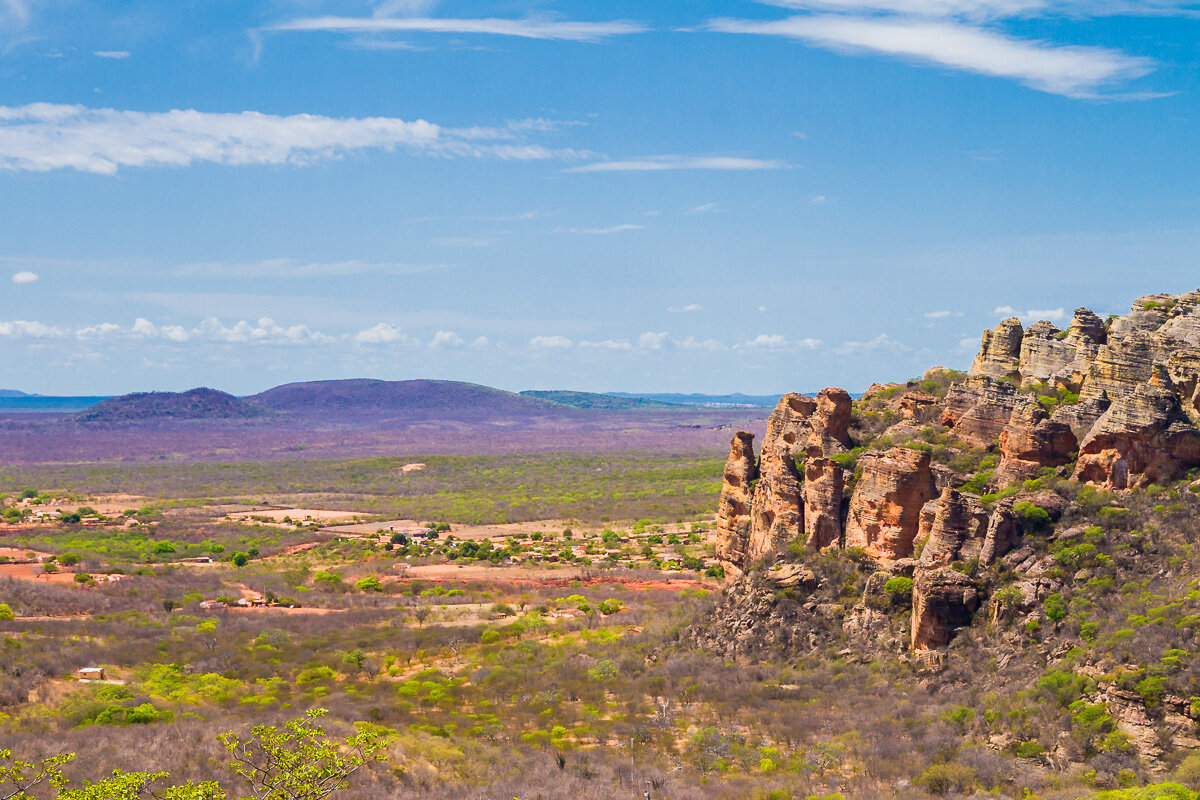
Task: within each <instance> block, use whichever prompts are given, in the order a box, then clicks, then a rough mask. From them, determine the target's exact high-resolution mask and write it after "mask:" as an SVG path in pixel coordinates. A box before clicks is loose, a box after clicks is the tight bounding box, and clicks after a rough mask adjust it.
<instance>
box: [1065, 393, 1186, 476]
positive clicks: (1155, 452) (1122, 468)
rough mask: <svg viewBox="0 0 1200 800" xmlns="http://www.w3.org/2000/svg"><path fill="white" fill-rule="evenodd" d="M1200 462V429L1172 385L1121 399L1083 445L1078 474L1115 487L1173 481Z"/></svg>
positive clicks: (1114, 403)
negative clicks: (1192, 421) (1191, 419)
mask: <svg viewBox="0 0 1200 800" xmlns="http://www.w3.org/2000/svg"><path fill="white" fill-rule="evenodd" d="M1198 464H1200V429H1197V428H1196V426H1194V425H1193V424H1192V423H1191V421H1190V420H1189V419H1188V417H1187V415H1186V414H1184V412H1183V408H1182V407H1181V405H1180V402H1179V397H1178V396H1177V395H1176V394H1175V392H1174V391H1173V390H1172V389H1171V388H1168V387H1164V386H1155V385H1152V384H1150V383H1143V384H1140V385H1138V386H1137V387H1135V388H1134V389H1133V391H1132V392H1130V393H1128V394H1126V395H1124V396H1122V397H1119V398H1117V399H1116V400H1115V401H1114V402H1113V404H1112V406H1111V407H1110V408H1109V409H1108V411H1106V412H1104V415H1103V416H1102V417H1100V419H1099V420H1098V421H1097V422H1096V424H1095V426H1094V427H1093V428H1092V430H1091V432H1090V433H1089V434H1088V435H1087V438H1085V439H1084V441H1083V443H1082V444H1081V445H1080V447H1079V461H1078V464H1077V466H1076V468H1075V474H1074V478H1075V480H1078V481H1085V482H1090V483H1097V484H1101V485H1103V486H1105V487H1107V488H1110V489H1127V488H1130V487H1133V486H1143V485H1146V484H1148V483H1163V482H1167V481H1171V480H1173V479H1175V478H1177V477H1179V476H1180V475H1182V474H1183V473H1185V472H1186V471H1187V470H1189V469H1190V468H1192V467H1194V466H1196V465H1198Z"/></svg>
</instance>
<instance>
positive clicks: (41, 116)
mask: <svg viewBox="0 0 1200 800" xmlns="http://www.w3.org/2000/svg"><path fill="white" fill-rule="evenodd" d="M535 122H536V123H539V124H533V123H535ZM541 123H544V121H523V122H515V123H512V124H510V125H507V126H502V127H474V128H444V127H442V126H439V125H436V124H434V123H432V122H426V121H425V120H415V121H407V120H403V119H398V118H394V117H363V118H354V117H347V118H337V117H326V116H320V115H316V114H293V115H291V116H277V115H273V114H262V113H259V112H257V111H242V112H236V113H214V112H203V111H196V110H194V109H176V110H172V111H162V112H148V111H122V110H117V109H112V108H88V107H86V106H81V105H61V104H55V103H32V104H30V105H25V106H18V107H9V106H0V170H7V171H14V172H16V171H29V172H43V171H47V170H54V169H75V170H78V171H80V172H92V173H97V174H101V175H113V174H115V173H116V172H117V171H118V170H120V169H122V168H127V167H183V166H188V165H190V164H194V163H197V162H211V163H216V164H226V165H248V164H272V165H279V164H293V165H295V164H311V163H313V162H316V161H320V160H324V159H330V158H338V157H341V156H343V155H345V154H347V153H351V152H355V151H362V150H384V151H396V150H401V151H405V152H409V153H415V154H423V155H432V156H441V157H455V156H462V157H473V158H496V159H500V160H509V161H535V160H544V159H577V158H583V157H587V156H589V155H590V154H587V153H585V152H581V151H576V150H571V149H557V150H555V149H549V148H546V147H544V146H542V145H539V144H537V143H535V142H530V141H527V140H526V139H525V137H526V136H529V135H531V134H536V133H539V132H541V131H544V130H546V129H547V127H546V125H545V124H541Z"/></svg>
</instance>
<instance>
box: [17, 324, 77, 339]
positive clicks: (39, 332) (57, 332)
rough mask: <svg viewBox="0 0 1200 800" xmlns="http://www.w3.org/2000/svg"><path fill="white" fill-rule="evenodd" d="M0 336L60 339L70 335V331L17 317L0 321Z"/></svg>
mask: <svg viewBox="0 0 1200 800" xmlns="http://www.w3.org/2000/svg"><path fill="white" fill-rule="evenodd" d="M0 336H3V337H6V338H12V339H62V338H64V337H67V336H70V332H69V331H66V330H64V329H63V328H57V327H54V326H52V325H46V324H43V323H41V322H30V321H28V320H23V319H18V320H13V321H12V322H0Z"/></svg>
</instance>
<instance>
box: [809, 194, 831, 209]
mask: <svg viewBox="0 0 1200 800" xmlns="http://www.w3.org/2000/svg"><path fill="white" fill-rule="evenodd" d="M808 202H810V203H812V204H813V205H814V206H823V205H825V203H827V202H829V198H828V197H826V196H825V195H823V194H814V195H813V196H812V197H810V198H809V199H808Z"/></svg>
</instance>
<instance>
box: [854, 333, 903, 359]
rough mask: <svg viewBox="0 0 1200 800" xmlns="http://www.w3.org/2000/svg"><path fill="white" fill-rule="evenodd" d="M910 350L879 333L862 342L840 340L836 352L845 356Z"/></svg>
mask: <svg viewBox="0 0 1200 800" xmlns="http://www.w3.org/2000/svg"><path fill="white" fill-rule="evenodd" d="M911 350H912V348H911V347H909V346H908V345H906V344H904V343H902V342H897V341H896V340H895V339H893V338H891V337H890V336H888V335H887V334H886V333H880V334H877V335H876V336H875V337H874V338H872V339H867V340H866V341H862V342H842V346H841V347H839V348H838V349H837V353H838V355H844V356H847V355H864V354H871V353H879V352H891V353H907V352H909V351H911Z"/></svg>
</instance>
